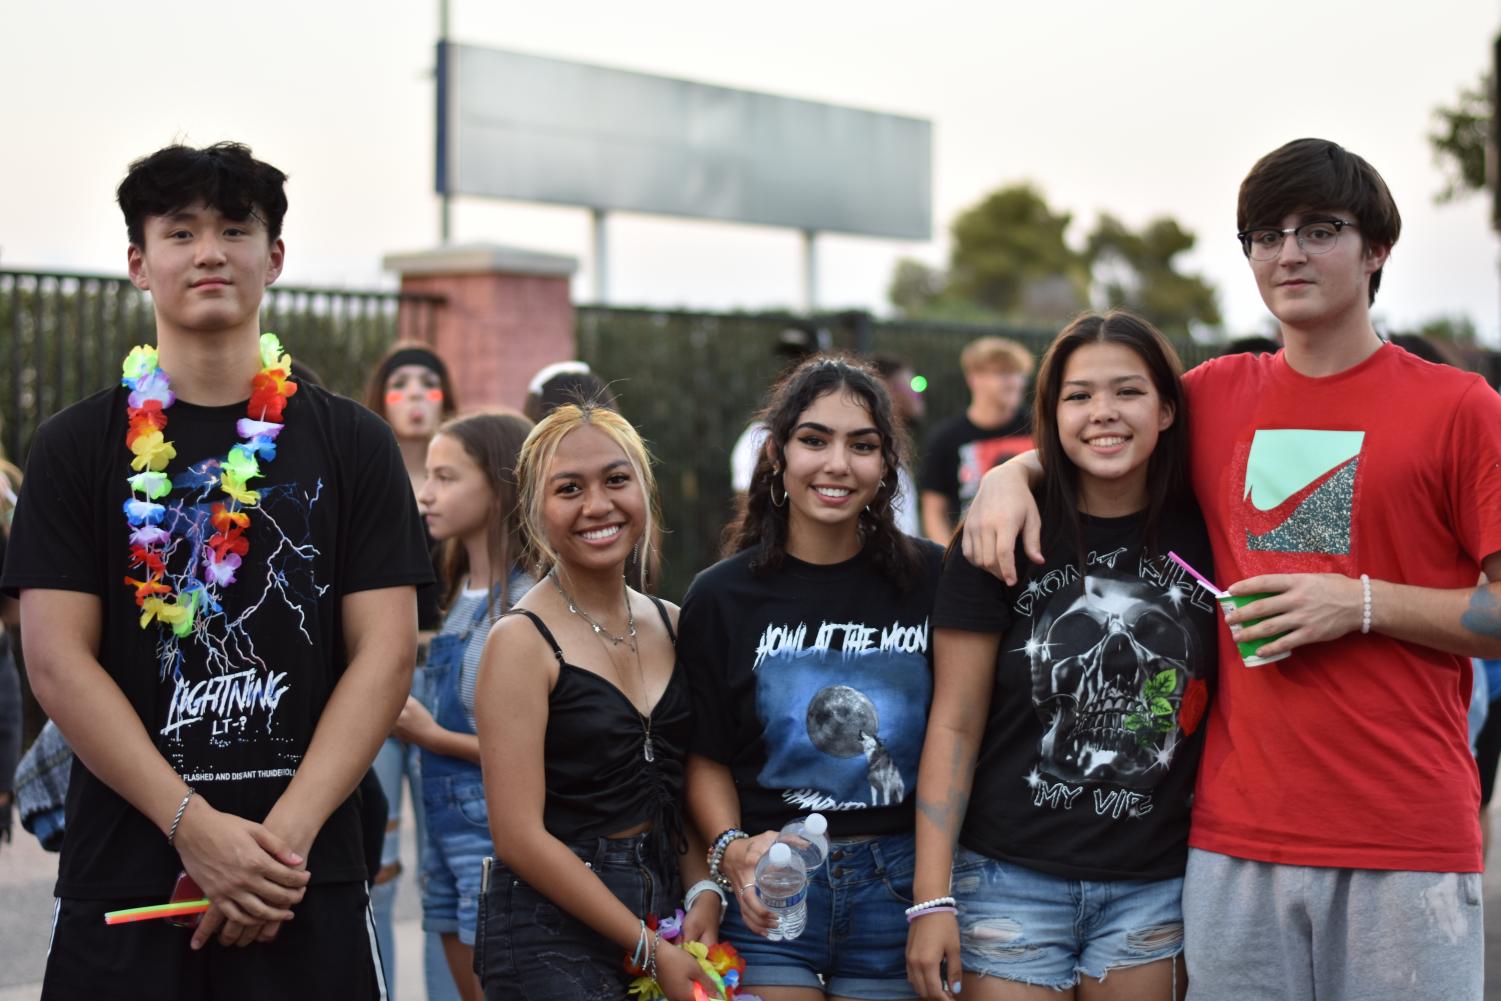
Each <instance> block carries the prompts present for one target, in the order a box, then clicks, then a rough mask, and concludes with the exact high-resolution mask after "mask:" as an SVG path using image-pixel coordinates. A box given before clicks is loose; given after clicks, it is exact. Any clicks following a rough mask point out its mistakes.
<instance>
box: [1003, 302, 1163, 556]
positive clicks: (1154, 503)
mask: <svg viewBox="0 0 1501 1001" xmlns="http://www.w3.org/2000/svg"><path fill="white" fill-rule="evenodd" d="M1086 344H1119V345H1122V346H1123V347H1127V348H1130V349H1131V350H1132V351H1134V352H1136V354H1137V355H1138V356H1139V357H1140V358H1141V360H1142V361H1143V362H1144V363H1145V364H1146V367H1147V372H1148V373H1149V374H1150V375H1151V378H1152V385H1153V387H1154V388H1155V389H1156V390H1157V396H1158V397H1159V398H1160V399H1161V401H1162V402H1163V403H1164V404H1166V405H1167V406H1169V407H1171V408H1172V411H1173V423H1172V424H1171V425H1169V426H1168V428H1167V429H1166V430H1165V431H1163V432H1162V433H1161V434H1160V435H1159V436H1158V438H1157V447H1156V448H1155V449H1154V450H1153V451H1152V456H1151V458H1150V459H1149V460H1147V509H1146V533H1145V534H1146V543H1147V548H1148V549H1155V547H1156V544H1157V529H1158V527H1159V525H1160V523H1161V519H1162V514H1163V512H1164V511H1165V510H1166V509H1167V508H1168V507H1169V506H1171V505H1173V504H1175V503H1176V502H1179V501H1183V500H1186V499H1187V498H1188V497H1189V479H1188V401H1187V399H1186V398H1185V397H1184V395H1183V382H1182V378H1183V364H1182V362H1180V361H1179V360H1178V353H1177V352H1176V351H1174V350H1173V346H1172V344H1170V343H1168V340H1167V338H1166V337H1163V336H1162V334H1161V332H1159V331H1158V330H1157V328H1156V327H1154V326H1152V325H1151V324H1150V323H1148V322H1147V321H1146V320H1144V319H1142V318H1141V317H1139V316H1137V315H1136V314H1135V313H1132V312H1129V311H1128V310H1124V309H1112V310H1110V311H1109V312H1107V313H1081V314H1080V315H1079V316H1077V317H1075V318H1074V320H1073V322H1072V323H1070V324H1069V325H1068V326H1066V327H1064V328H1063V330H1061V331H1059V333H1058V336H1057V337H1056V338H1054V339H1053V343H1052V345H1051V346H1049V348H1048V350H1047V354H1045V355H1043V358H1042V367H1041V368H1040V369H1039V370H1038V373H1037V399H1036V402H1035V404H1034V410H1033V416H1032V427H1033V428H1034V429H1035V431H1034V437H1035V439H1036V442H1037V450H1038V453H1039V457H1040V458H1041V460H1042V468H1043V481H1042V486H1041V487H1040V489H1039V491H1038V494H1039V500H1040V501H1041V504H1040V507H1041V509H1042V524H1043V527H1044V530H1045V531H1047V533H1048V535H1049V539H1048V540H1047V541H1045V545H1047V544H1048V543H1051V544H1054V545H1056V544H1057V543H1058V542H1060V541H1062V540H1064V539H1070V541H1072V542H1073V544H1074V546H1075V548H1076V549H1077V550H1078V551H1079V560H1080V563H1079V572H1080V573H1083V572H1084V570H1085V567H1086V564H1085V563H1084V552H1083V550H1084V525H1083V522H1082V520H1081V519H1080V517H1079V468H1078V467H1077V466H1075V465H1074V462H1073V460H1072V459H1070V458H1069V457H1068V453H1067V452H1065V451H1064V449H1063V442H1062V440H1061V439H1060V438H1059V436H1058V401H1059V400H1060V399H1061V398H1062V396H1063V373H1064V370H1065V369H1066V368H1067V367H1068V359H1069V358H1070V356H1072V355H1073V353H1074V352H1075V351H1077V350H1079V348H1081V347H1083V346H1085V345H1086Z"/></svg>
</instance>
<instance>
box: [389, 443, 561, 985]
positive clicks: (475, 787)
mask: <svg viewBox="0 0 1501 1001" xmlns="http://www.w3.org/2000/svg"><path fill="white" fill-rule="evenodd" d="M530 429H531V422H530V421H528V420H527V419H526V418H524V417H522V416H520V415H518V414H475V415H473V416H470V417H463V418H459V419H457V420H454V421H450V422H448V423H447V424H444V425H443V426H442V427H441V428H439V429H438V433H437V434H436V435H434V436H433V440H432V443H431V444H430V445H429V446H428V451H427V477H426V480H425V482H424V483H423V485H422V489H421V490H419V491H418V494H417V502H418V505H419V506H420V507H421V508H422V512H423V515H424V517H425V518H426V519H427V525H428V531H430V532H431V533H432V536H433V538H434V539H437V540H438V541H440V542H442V543H443V556H442V580H441V584H442V585H443V587H444V589H445V591H446V599H445V601H444V607H445V615H444V620H443V628H442V629H441V630H440V631H439V633H438V635H437V636H436V637H434V638H433V641H432V645H431V646H430V647H429V651H428V659H427V666H426V674H425V684H426V686H427V692H426V698H425V699H424V700H423V701H419V700H418V699H416V698H410V699H408V700H407V704H406V708H404V709H403V710H402V713H401V718H400V719H399V720H397V723H396V735H397V736H398V737H400V738H401V739H403V740H407V741H410V742H411V743H413V744H416V745H417V746H419V747H420V748H422V800H423V802H422V809H423V812H424V816H425V817H426V821H427V838H426V842H425V843H424V845H423V848H422V926H423V929H424V930H425V931H432V932H438V933H439V934H440V935H441V936H442V939H443V951H444V954H445V955H446V957H447V959H448V965H449V969H450V970H451V971H452V974H453V979H454V982H455V984H456V985H457V986H458V989H459V994H460V996H461V997H463V998H464V999H465V1001H474V999H478V998H479V996H480V989H479V983H478V981H477V980H476V979H475V976H474V972H473V966H474V960H473V957H474V930H475V904H476V901H477V899H478V897H479V885H480V866H481V861H482V860H483V859H484V858H485V857H486V856H488V855H491V854H493V853H494V847H493V845H492V843H491V840H490V828H489V819H488V816H487V813H486V810H485V791H484V785H483V782H482V781H481V777H480V767H479V738H477V737H476V736H475V735H474V685H475V677H476V674H477V672H478V669H479V662H480V654H481V652H482V651H483V649H484V645H485V638H486V636H487V635H488V634H489V631H490V625H491V624H492V623H493V622H494V621H495V619H496V618H498V617H499V616H500V614H501V613H502V612H504V611H505V610H506V609H507V608H509V607H510V606H511V605H512V604H513V603H514V602H515V601H516V599H517V598H519V597H521V596H522V595H523V594H525V593H526V591H527V590H528V589H529V588H530V587H531V584H532V581H531V579H530V578H529V577H527V576H526V575H525V574H524V573H523V572H522V571H521V570H520V569H519V568H518V566H517V563H516V560H517V557H518V556H519V555H520V545H519V539H518V525H517V520H516V514H515V512H516V483H515V476H514V473H513V470H514V468H515V465H516V457H517V455H518V453H519V452H520V450H521V443H522V442H523V441H524V440H525V439H526V434H527V432H528V431H529V430H530ZM424 701H425V702H426V704H427V705H430V706H432V707H433V709H432V712H429V711H428V710H427V709H426V708H425V707H424V704H423V703H424Z"/></svg>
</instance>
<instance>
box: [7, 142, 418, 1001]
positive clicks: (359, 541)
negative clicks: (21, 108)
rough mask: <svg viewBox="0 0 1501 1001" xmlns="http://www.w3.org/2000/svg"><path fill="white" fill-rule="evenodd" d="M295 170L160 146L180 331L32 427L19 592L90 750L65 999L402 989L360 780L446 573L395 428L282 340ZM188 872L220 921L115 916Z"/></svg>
mask: <svg viewBox="0 0 1501 1001" xmlns="http://www.w3.org/2000/svg"><path fill="white" fill-rule="evenodd" d="M284 180H285V176H284V175H283V174H282V173H281V172H280V171H279V170H277V169H276V168H274V167H272V166H270V165H268V164H265V163H262V162H260V161H258V160H255V159H253V158H252V157H251V155H250V151H249V150H248V149H246V148H245V147H243V146H239V145H234V144H220V145H218V146H214V147H210V148H208V149H202V150H198V149H191V148H187V147H183V146H170V147H167V148H165V149H162V150H159V151H158V152H156V153H154V154H152V155H151V156H149V157H146V158H144V159H142V160H139V161H137V162H136V163H135V164H133V165H132V167H131V170H130V172H129V174H128V175H127V177H126V178H125V180H124V181H123V182H122V183H121V185H120V189H119V192H118V195H119V201H120V206H121V209H122V210H123V212H124V214H125V219H126V224H127V228H128V231H129V236H130V247H129V253H128V261H129V267H130V276H131V280H132V281H133V282H134V284H135V285H136V287H137V288H140V289H142V290H144V291H149V292H150V293H151V296H152V303H153V306H154V308H155V314H156V335H157V336H156V348H155V349H154V350H153V349H149V348H143V349H137V350H136V351H135V352H132V354H131V356H130V357H129V358H128V359H127V360H126V362H125V363H124V366H123V369H124V374H125V377H126V378H125V380H124V384H123V385H121V386H117V387H115V388H114V389H110V390H106V391H104V392H102V393H98V394H96V395H94V396H91V397H89V398H88V399H85V400H83V401H82V402H80V403H77V404H74V405H73V406H71V407H69V408H67V409H66V410H64V411H62V412H61V413H59V414H56V415H54V416H53V417H52V418H51V419H49V420H48V421H47V422H46V423H45V424H43V425H42V427H41V428H39V429H38V431H37V434H36V438H35V440H34V442H33V443H32V448H31V453H30V456H29V462H28V474H27V477H26V481H25V485H24V487H23V489H22V491H21V496H20V500H19V503H18V506H17V508H16V516H15V533H14V536H13V542H12V546H11V548H10V552H9V554H8V558H7V561H6V564H5V571H4V577H3V581H0V585H3V587H4V588H5V590H6V591H7V592H8V593H13V594H14V593H19V594H20V598H21V617H22V621H23V623H24V628H25V636H26V640H25V642H26V660H27V665H28V668H29V671H30V677H31V681H32V684H33V686H34V689H35V691H36V695H37V698H38V701H40V702H41V703H42V705H43V707H44V708H45V709H46V710H47V712H48V714H49V715H50V716H51V717H52V719H53V720H54V721H55V722H56V723H57V725H58V727H59V728H60V729H61V730H62V732H63V734H64V735H65V736H66V737H67V739H68V742H69V743H70V744H71V745H72V746H73V748H74V750H75V751H76V752H77V755H78V761H77V763H76V764H75V766H74V770H73V776H72V781H71V783H70V787H69V794H68V802H67V834H66V840H65V841H64V844H63V849H62V859H61V864H60V870H59V876H58V882H57V896H58V904H57V909H56V911H55V916H54V924H53V939H52V945H51V949H50V952H49V956H48V964H47V972H46V976H45V981H44V984H43V989H42V996H43V998H47V999H52V998H82V997H87V998H91V999H100V998H116V997H119V998H125V997H131V998H136V997H140V996H142V994H143V993H150V994H152V995H159V996H163V997H174V998H199V997H213V998H216V999H217V998H238V997H243V998H269V997H276V998H294V997H306V998H315V997H316V998H326V997H348V998H354V997H368V998H373V997H377V996H384V993H385V991H384V985H383V983H382V982H381V977H380V973H379V962H378V958H377V957H376V956H375V955H374V951H375V950H374V947H373V945H372V944H371V943H372V941H373V939H372V938H371V936H370V935H369V933H368V931H367V924H366V922H367V917H366V915H367V913H368V908H367V902H366V894H365V885H364V881H365V879H366V876H367V873H366V866H365V861H364V857H363V853H362V845H361V837H360V828H359V818H358V815H357V811H356V808H355V805H354V801H353V800H352V798H351V793H352V792H353V791H354V789H355V786H356V784H357V783H358V782H359V780H360V777H361V776H362V775H363V774H364V773H365V771H366V770H367V769H368V768H369V766H370V762H371V761H372V760H373V759H374V757H375V753H376V750H377V749H378V748H379V746H380V743H381V740H382V739H383V738H384V737H385V736H386V734H387V733H389V732H390V729H391V725H392V723H393V722H394V720H395V718H396V715H397V712H398V711H399V710H400V707H401V704H402V702H403V700H404V699H405V698H406V693H407V690H408V686H409V682H410V671H411V664H412V662H413V656H414V650H415V645H416V611H415V599H414V585H417V584H421V583H424V582H426V581H427V580H429V579H430V577H431V566H430V564H429V561H428V558H427V554H426V552H425V550H424V548H423V545H422V534H421V531H420V529H419V527H418V522H417V514H416V509H415V505H414V503H413V500H412V495H411V490H410V489H409V487H408V481H407V478H406V477H405V476H404V475H403V470H402V465H401V458H400V455H399V454H398V452H397V449H396V445H395V442H394V441H393V439H392V437H391V432H390V431H389V429H388V428H387V427H386V426H385V424H384V423H382V422H381V421H380V420H379V419H378V418H376V417H375V416H374V415H373V414H371V413H369V412H368V411H366V410H364V409H363V408H361V407H359V406H358V405H356V404H354V403H351V402H350V401H348V400H345V399H343V398H341V397H337V396H334V395H332V394H330V393H327V392H324V391H323V390H322V389H320V388H318V387H316V386H313V385H311V384H306V383H303V384H298V383H297V382H295V381H294V380H292V379H291V378H290V377H289V371H288V370H289V367H290V363H289V359H288V358H287V357H286V356H285V355H284V354H283V353H282V351H281V349H280V345H279V343H277V341H276V339H275V338H274V337H272V336H270V335H266V336H262V332H261V329H260V306H261V299H262V296H263V294H264V291H265V288H266V287H267V286H268V285H270V284H271V283H272V282H273V281H275V280H276V278H277V276H278V275H279V274H280V272H281V268H282V261H283V255H284V253H285V251H284V247H283V245H282V241H281V239H280V230H281V220H282V215H283V213H284V212H285V211H286V196H285V194H284V193H283V182H284ZM291 347H292V349H293V350H295V349H296V345H295V344H293V345H292V346H291ZM179 870H185V871H186V872H187V874H188V875H189V876H191V877H192V878H193V880H195V881H196V883H197V885H198V887H199V888H201V891H202V895H203V896H206V897H207V898H208V899H209V900H210V901H212V904H211V906H210V908H209V910H208V912H207V913H206V914H205V915H204V916H203V918H202V921H201V922H200V923H199V924H198V925H197V926H196V928H194V929H185V928H181V927H175V926H173V925H171V924H168V923H167V922H165V921H145V922H141V923H137V924H127V925H123V926H119V927H111V926H106V925H105V923H104V919H103V914H104V913H105V912H107V911H111V910H116V909H123V908H128V907H133V906H140V905H144V904H154V903H162V902H165V901H166V900H167V899H168V897H169V895H171V894H172V891H173V887H174V880H175V878H176V876H177V874H178V872H179ZM294 917H295V919H296V920H293V919H294ZM235 946H240V947H242V948H234V947H235Z"/></svg>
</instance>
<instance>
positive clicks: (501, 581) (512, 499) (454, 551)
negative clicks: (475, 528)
mask: <svg viewBox="0 0 1501 1001" xmlns="http://www.w3.org/2000/svg"><path fill="white" fill-rule="evenodd" d="M531 429H532V422H531V421H529V420H527V419H526V418H525V417H523V416H521V415H520V414H517V413H511V412H508V411H506V412H503V411H492V412H487V413H478V414H469V415H468V416H465V417H460V418H457V419H456V420H451V421H448V422H447V423H445V424H444V425H443V426H441V427H439V428H438V430H437V432H436V433H435V434H434V435H433V437H434V438H437V437H438V436H439V435H446V436H447V437H449V438H452V439H453V440H454V441H456V442H458V443H459V444H460V445H462V446H463V447H464V452H465V453H466V454H467V455H468V456H469V458H471V459H473V460H474V464H475V465H476V466H478V467H479V468H480V472H481V473H483V474H484V476H485V483H486V484H488V485H489V487H490V518H489V521H488V522H487V523H486V525H485V543H486V547H487V549H488V550H489V553H490V579H489V580H488V581H485V582H484V583H485V587H486V588H487V590H488V591H489V594H490V598H489V603H490V614H491V617H493V616H494V613H495V609H497V608H504V607H505V601H506V579H507V578H508V577H510V575H511V570H512V568H513V567H515V566H516V565H517V564H518V563H519V562H520V560H521V553H522V535H521V519H520V517H519V514H518V511H517V500H518V493H517V487H516V466H517V464H518V460H519V458H520V455H521V445H522V443H523V442H524V441H526V436H527V434H528V433H529V432H530V431H531ZM438 565H439V568H440V573H441V574H442V581H441V584H442V588H443V607H444V608H445V609H447V608H448V607H450V606H451V605H452V604H453V601H454V599H455V598H456V597H458V594H459V589H460V588H462V587H463V585H464V578H465V577H467V576H469V552H468V550H467V549H466V548H465V547H464V542H463V540H462V539H459V538H452V539H445V540H444V542H443V546H442V551H441V554H440V556H439V560H438ZM479 583H480V582H479V581H471V582H470V585H471V586H478V585H479Z"/></svg>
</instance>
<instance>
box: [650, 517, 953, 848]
mask: <svg viewBox="0 0 1501 1001" xmlns="http://www.w3.org/2000/svg"><path fill="white" fill-rule="evenodd" d="M914 542H915V543H916V544H917V545H918V546H919V548H920V550H921V553H922V557H923V567H924V571H923V573H922V574H921V576H920V578H919V579H917V580H913V581H911V582H910V583H909V586H908V587H907V589H906V590H905V591H903V590H901V589H899V588H897V587H896V586H895V584H893V583H892V582H891V581H890V580H889V579H888V578H886V577H885V576H883V575H882V574H881V573H880V572H879V571H878V570H877V569H876V567H875V566H874V564H873V563H872V562H871V560H870V559H869V557H867V556H866V555H864V554H861V555H859V556H856V557H855V558H854V559H852V560H848V561H846V562H844V563H836V564H832V565H827V566H817V565H814V564H810V563H803V562H801V561H799V560H795V559H793V558H791V557H787V558H786V559H785V561H784V562H783V565H782V566H781V567H780V568H779V569H777V570H774V571H770V572H768V573H766V574H765V575H762V576H755V575H753V574H752V573H751V572H750V566H749V563H750V557H751V554H750V553H749V552H743V553H740V554H738V555H735V556H732V557H730V558H729V559H727V560H724V561H722V562H720V563H717V564H715V565H714V566H712V567H710V568H709V569H707V570H705V571H703V572H702V573H700V574H699V575H698V577H697V578H696V579H695V580H694V582H693V586H692V587H690V588H689V589H688V596H687V598H686V599H685V600H684V602H683V611H682V615H681V617H680V619H679V638H678V656H679V657H680V658H681V659H682V663H683V667H684V668H685V670H686V671H687V674H688V679H689V684H690V686H691V689H692V692H693V720H694V727H693V730H694V733H693V743H692V747H691V749H692V751H693V753H695V754H701V755H703V756H704V757H707V758H710V759H712V760H714V761H718V762H720V763H722V764H725V765H728V766H729V768H730V773H731V775H732V776H733V777H734V780H735V787H736V790H737V792H738V793H739V795H740V809H741V818H740V826H741V827H743V828H744V829H745V830H747V831H750V832H753V833H759V832H760V831H764V830H777V829H779V828H780V827H782V825H784V824H786V823H787V822H788V821H790V820H792V819H793V818H794V817H799V816H803V815H806V814H809V813H812V812H814V811H818V812H820V813H823V814H824V815H826V816H827V817H828V819H829V832H830V833H831V834H832V835H834V836H836V837H838V836H850V835H860V834H889V833H893V832H897V831H907V830H911V829H912V822H913V806H912V804H913V802H914V801H915V798H916V794H917V761H918V757H919V756H920V755H921V753H922V744H923V736H924V735H925V734H926V732H927V723H928V707H929V705H930V703H931V702H932V695H933V675H932V643H931V635H930V630H929V626H928V615H929V612H930V611H931V610H932V607H933V594H934V589H935V588H936V587H937V583H938V567H939V558H940V553H941V550H939V548H938V547H937V546H936V545H934V544H933V543H931V542H918V541H917V540H914Z"/></svg>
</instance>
